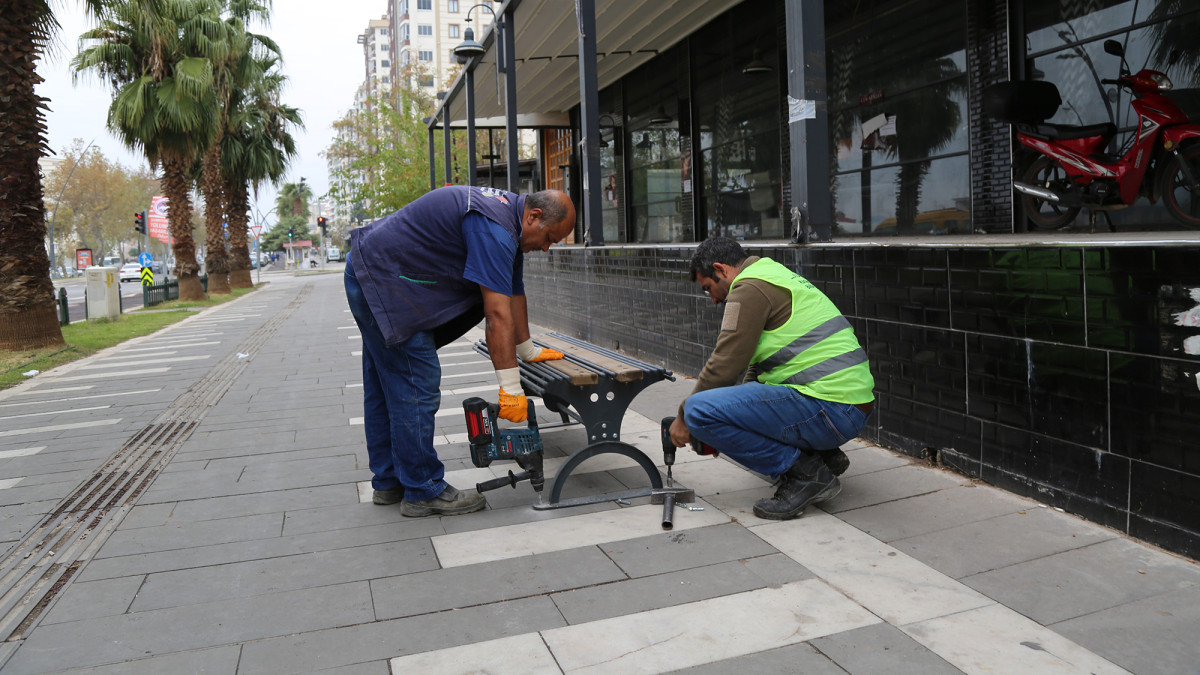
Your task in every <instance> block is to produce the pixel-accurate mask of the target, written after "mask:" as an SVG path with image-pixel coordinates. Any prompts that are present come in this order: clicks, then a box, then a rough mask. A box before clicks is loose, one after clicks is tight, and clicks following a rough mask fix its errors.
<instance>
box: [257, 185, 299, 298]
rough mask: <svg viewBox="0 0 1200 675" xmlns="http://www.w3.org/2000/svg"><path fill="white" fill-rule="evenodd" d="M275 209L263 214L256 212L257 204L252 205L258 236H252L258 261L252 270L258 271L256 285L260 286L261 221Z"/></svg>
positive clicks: (272, 208)
mask: <svg viewBox="0 0 1200 675" xmlns="http://www.w3.org/2000/svg"><path fill="white" fill-rule="evenodd" d="M275 208H276V207H274V206H272V207H271V210H270V211H267V212H266V213H263V212H261V211H259V210H258V202H255V203H254V214H255V215H254V225H255V227H256V228H257V229H258V234H256V235H255V236H254V254H255V255H257V256H258V260H257V261H255V262H256V265H255V268H254V269H256V270H258V275H257V276H258V283H260V284H261V283H262V244H261V243H260V242H261V241H262V226H263V221H264V220H266V219H267V216H269V215H271V214H272V213H275ZM289 252H290V247H289Z"/></svg>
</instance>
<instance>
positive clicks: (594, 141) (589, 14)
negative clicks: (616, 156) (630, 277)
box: [575, 0, 616, 246]
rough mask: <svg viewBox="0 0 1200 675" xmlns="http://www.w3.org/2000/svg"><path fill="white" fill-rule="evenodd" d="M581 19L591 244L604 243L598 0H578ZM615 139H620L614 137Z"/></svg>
mask: <svg viewBox="0 0 1200 675" xmlns="http://www.w3.org/2000/svg"><path fill="white" fill-rule="evenodd" d="M575 11H576V13H577V16H576V18H577V19H578V21H579V102H580V106H579V126H580V127H581V128H582V130H583V139H582V141H583V142H582V143H581V144H580V150H581V151H582V156H581V157H580V164H581V165H582V168H583V183H582V187H583V233H584V234H583V236H584V240H585V242H586V243H587V245H588V246H603V245H604V222H603V219H602V217H601V215H600V190H601V189H602V188H601V186H600V145H599V141H600V100H599V91H598V89H599V84H598V83H597V78H596V0H575ZM613 141H614V142H615V141H616V139H615V138H614V139H613Z"/></svg>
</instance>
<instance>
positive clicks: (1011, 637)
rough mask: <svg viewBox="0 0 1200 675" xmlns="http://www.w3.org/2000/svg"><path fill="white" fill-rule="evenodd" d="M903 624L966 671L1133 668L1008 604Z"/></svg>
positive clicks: (1111, 672) (1048, 673) (1095, 673)
mask: <svg viewBox="0 0 1200 675" xmlns="http://www.w3.org/2000/svg"><path fill="white" fill-rule="evenodd" d="M900 629H901V630H903V631H904V632H905V633H907V634H908V635H909V636H910V637H912V638H913V639H914V640H916V641H917V642H920V643H921V644H923V645H925V646H926V647H928V648H929V649H930V650H932V651H934V652H936V653H937V654H938V655H939V656H941V657H942V658H943V659H945V660H947V661H949V662H950V663H951V664H953V665H954V666H955V667H957V668H959V669H960V670H962V671H963V672H965V673H981V674H982V673H986V674H987V675H997V674H1001V675H1002V674H1004V673H1012V674H1013V675H1026V674H1027V673H1038V675H1053V674H1055V673H1062V674H1063V675H1069V674H1073V673H1091V674H1092V675H1117V674H1127V673H1128V672H1129V671H1127V670H1125V669H1124V668H1121V667H1119V666H1117V665H1115V664H1113V663H1112V662H1110V661H1108V660H1106V659H1104V658H1102V657H1100V656H1099V655H1097V654H1095V653H1093V652H1091V651H1088V650H1087V649H1084V648H1083V647H1080V646H1079V645H1077V644H1075V643H1074V642H1072V641H1070V640H1068V639H1067V638H1065V637H1063V636H1061V635H1059V634H1058V633H1055V632H1054V631H1052V630H1050V629H1049V628H1046V627H1045V626H1042V625H1041V624H1039V623H1037V622H1036V621H1033V620H1032V619H1029V618H1028V617H1025V616H1023V615H1021V614H1019V613H1018V612H1016V611H1014V610H1012V609H1009V608H1008V607H1005V606H1003V605H988V606H987V607H980V608H977V609H972V610H967V611H965V612H958V613H955V614H951V615H949V616H943V617H939V618H936V619H929V620H928V621H921V622H918V623H914V624H909V625H907V626H901V627H900Z"/></svg>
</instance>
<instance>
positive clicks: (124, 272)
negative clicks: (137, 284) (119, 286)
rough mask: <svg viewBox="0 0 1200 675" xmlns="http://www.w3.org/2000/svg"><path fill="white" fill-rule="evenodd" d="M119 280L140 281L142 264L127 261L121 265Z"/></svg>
mask: <svg viewBox="0 0 1200 675" xmlns="http://www.w3.org/2000/svg"><path fill="white" fill-rule="evenodd" d="M120 279H121V281H141V280H142V266H141V264H140V263H135V262H129V263H125V264H124V265H121V272H120Z"/></svg>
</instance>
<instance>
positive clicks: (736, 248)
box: [691, 237, 746, 281]
mask: <svg viewBox="0 0 1200 675" xmlns="http://www.w3.org/2000/svg"><path fill="white" fill-rule="evenodd" d="M745 259H746V252H745V251H744V250H742V245H741V244H739V243H737V242H736V241H734V240H732V239H730V238H729V237H709V238H708V239H705V240H704V241H703V242H701V243H700V245H699V246H697V247H696V255H694V256H692V267H691V277H692V281H695V280H696V275H697V274H702V275H704V276H706V277H708V278H709V279H716V278H717V273H716V270H714V269H713V265H714V264H716V263H721V264H722V265H730V266H732V267H737V266H738V265H739V264H741V262H742V261H743V260H745Z"/></svg>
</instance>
